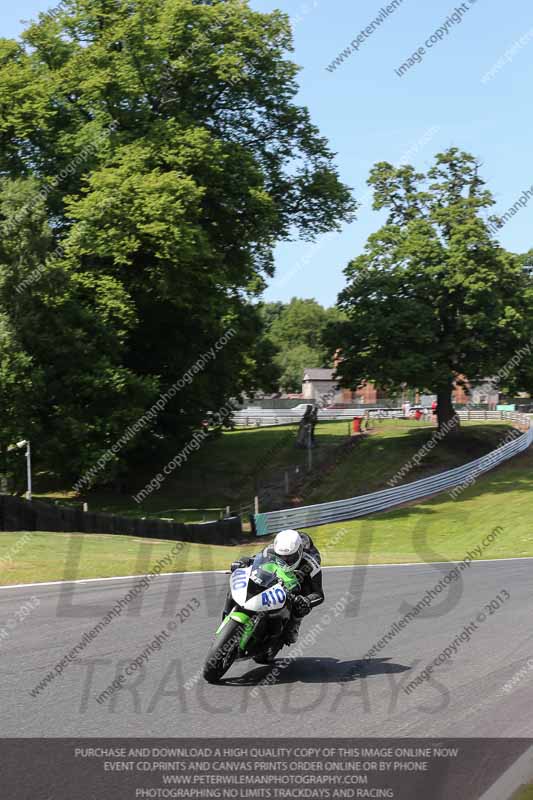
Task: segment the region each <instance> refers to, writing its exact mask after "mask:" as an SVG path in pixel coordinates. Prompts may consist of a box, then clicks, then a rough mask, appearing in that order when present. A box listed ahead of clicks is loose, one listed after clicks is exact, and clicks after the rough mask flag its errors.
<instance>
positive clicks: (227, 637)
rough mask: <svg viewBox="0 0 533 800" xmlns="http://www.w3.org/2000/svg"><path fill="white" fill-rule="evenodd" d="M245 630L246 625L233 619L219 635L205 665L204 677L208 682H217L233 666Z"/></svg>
mask: <svg viewBox="0 0 533 800" xmlns="http://www.w3.org/2000/svg"><path fill="white" fill-rule="evenodd" d="M243 631H244V625H242V623H240V622H236V621H235V620H234V619H231V620H230V621H229V622H228V624H227V625H225V626H224V628H223V629H222V631H221V632H220V634H219V635H218V636H217V638H216V639H215V641H214V643H213V646H212V648H211V650H210V651H209V653H208V654H207V659H206V662H205V665H204V678H205V679H206V681H207V682H208V683H217V682H218V681H219V680H220V678H221V677H222V676H223V675H225V674H226V672H227V671H228V669H229V668H230V667H231V665H232V664H233V662H234V661H235V659H236V658H237V654H238V652H239V642H240V640H241V636H242V634H243Z"/></svg>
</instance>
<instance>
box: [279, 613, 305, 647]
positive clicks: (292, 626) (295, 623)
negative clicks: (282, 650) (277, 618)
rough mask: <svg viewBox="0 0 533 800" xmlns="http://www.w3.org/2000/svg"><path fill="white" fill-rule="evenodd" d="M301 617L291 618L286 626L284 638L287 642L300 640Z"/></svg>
mask: <svg viewBox="0 0 533 800" xmlns="http://www.w3.org/2000/svg"><path fill="white" fill-rule="evenodd" d="M301 624H302V620H301V619H294V618H293V619H290V620H289V621H288V623H287V625H286V627H285V631H284V634H283V638H284V640H285V644H296V642H297V641H298V634H299V633H300V625H301Z"/></svg>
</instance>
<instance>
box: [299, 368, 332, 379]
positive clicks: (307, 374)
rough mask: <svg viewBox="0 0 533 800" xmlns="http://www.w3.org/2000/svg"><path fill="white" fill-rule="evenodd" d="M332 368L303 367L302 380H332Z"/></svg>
mask: <svg viewBox="0 0 533 800" xmlns="http://www.w3.org/2000/svg"><path fill="white" fill-rule="evenodd" d="M334 375H335V370H334V369H318V368H315V367H312V368H311V369H304V381H334V380H335V378H334Z"/></svg>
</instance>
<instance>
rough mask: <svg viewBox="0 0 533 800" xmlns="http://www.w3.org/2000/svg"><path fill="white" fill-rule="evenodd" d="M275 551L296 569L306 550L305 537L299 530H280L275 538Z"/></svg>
mask: <svg viewBox="0 0 533 800" xmlns="http://www.w3.org/2000/svg"><path fill="white" fill-rule="evenodd" d="M274 552H275V554H276V555H277V556H279V557H280V558H282V559H283V561H284V562H285V563H286V564H287V565H288V566H289V567H292V569H296V567H297V566H298V564H299V563H300V561H301V560H302V555H303V552H304V543H303V539H302V537H301V536H300V534H299V533H298V531H292V530H287V531H280V533H278V535H277V536H276V538H275V539H274Z"/></svg>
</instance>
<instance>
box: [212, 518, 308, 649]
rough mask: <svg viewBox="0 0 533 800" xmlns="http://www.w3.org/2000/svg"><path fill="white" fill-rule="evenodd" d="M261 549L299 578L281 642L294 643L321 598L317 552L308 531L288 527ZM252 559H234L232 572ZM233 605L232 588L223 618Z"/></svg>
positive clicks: (246, 565) (248, 557) (264, 553)
mask: <svg viewBox="0 0 533 800" xmlns="http://www.w3.org/2000/svg"><path fill="white" fill-rule="evenodd" d="M262 552H263V555H265V556H268V555H275V556H277V557H278V558H281V559H282V560H283V561H284V562H285V564H286V565H287V566H288V567H289V569H290V570H292V571H293V572H294V573H295V574H296V575H297V577H298V579H299V581H300V587H301V591H300V593H299V594H296V595H295V596H294V597H293V606H292V609H293V610H292V617H291V619H290V621H289V622H288V624H287V625H286V628H285V631H284V642H283V644H294V643H295V642H296V641H297V639H298V633H299V630H300V625H301V623H302V619H303V617H305V616H307V614H309V613H310V612H311V609H313V608H314V607H315V606H318V605H320V604H321V603H323V602H324V590H323V588H322V567H321V557H320V553H319V551H318V549H317V547H316V546H315V545H314V543H313V540H312V539H311V537H310V536H309V535H308V534H307V533H299V532H298V531H295V530H290V529H289V530H284V531H281V532H280V533H278V534H277V536H276V538H275V539H274V541H273V542H272V543H271V544H269V545H267V546H266V547H265V548H264V550H263V551H262ZM253 560H254V556H251V557H250V556H245V557H243V558H240V559H238V560H237V561H234V562H233V563H232V564H231V568H230V569H231V572H234V571H235V570H236V569H239V568H243V567H249V566H250V565H251V564H252V562H253ZM233 605H234V602H233V599H232V596H231V592H228V596H227V598H226V604H225V607H224V612H223V617H222V618H223V619H224V618H225V617H226V615H227V614H229V613H230V611H231V609H232V607H233ZM281 646H283V645H280V647H281ZM278 649H280V648H278ZM276 653H277V650H276V652H270V651H267V652H266V653H265V657H264V659H259V658H256V661H258V662H259V663H269V662H270V661H272V659H273V658H274V656H275V655H276Z"/></svg>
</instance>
